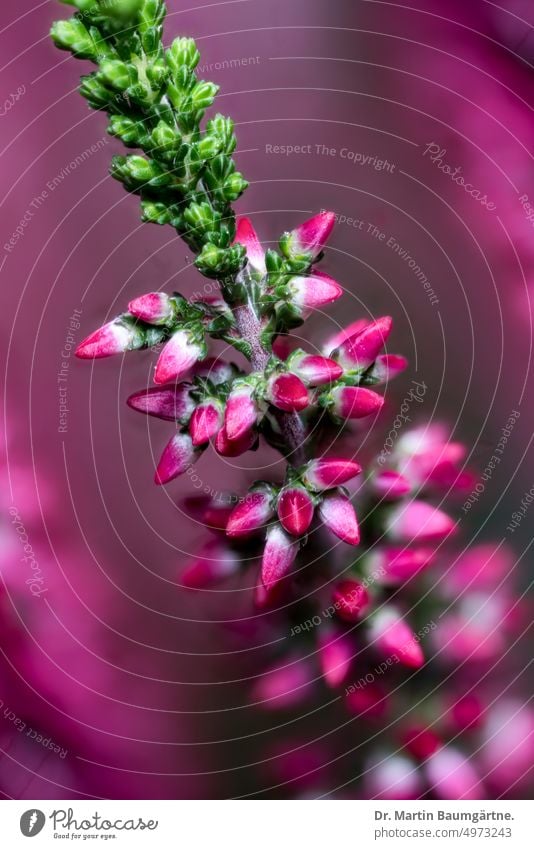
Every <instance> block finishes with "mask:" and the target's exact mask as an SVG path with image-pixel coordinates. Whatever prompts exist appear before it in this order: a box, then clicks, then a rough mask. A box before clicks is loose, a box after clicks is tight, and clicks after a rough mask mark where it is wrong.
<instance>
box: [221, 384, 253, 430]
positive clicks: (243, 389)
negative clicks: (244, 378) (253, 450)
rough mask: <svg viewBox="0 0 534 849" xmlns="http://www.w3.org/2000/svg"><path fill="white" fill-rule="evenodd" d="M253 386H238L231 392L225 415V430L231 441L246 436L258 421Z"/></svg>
mask: <svg viewBox="0 0 534 849" xmlns="http://www.w3.org/2000/svg"><path fill="white" fill-rule="evenodd" d="M253 391H254V390H253V388H252V386H247V385H241V386H237V387H235V388H234V389H232V391H231V392H230V395H229V396H228V400H227V402H226V409H225V413H224V428H225V431H226V436H227V438H228V439H229V440H230V441H233V440H237V439H241V438H242V437H244V436H246V435H247V434H248V433H249V432H250V431H251V430H252V429H253V428H254V426H255V425H256V422H257V421H258V408H257V406H256V403H255V401H254V399H253V397H252V396H253Z"/></svg>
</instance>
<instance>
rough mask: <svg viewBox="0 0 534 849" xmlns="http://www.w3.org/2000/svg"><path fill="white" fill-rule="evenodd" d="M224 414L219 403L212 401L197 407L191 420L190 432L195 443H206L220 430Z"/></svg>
mask: <svg viewBox="0 0 534 849" xmlns="http://www.w3.org/2000/svg"><path fill="white" fill-rule="evenodd" d="M222 421H223V414H222V410H221V407H220V405H219V404H214V403H211V402H208V403H205V404H201V405H200V406H199V407H196V408H195V411H194V412H193V415H192V416H191V419H190V421H189V432H190V434H191V438H192V440H193V445H205V444H206V442H209V441H210V439H211V438H212V437H214V436H215V434H216V433H217V432H218V430H219V429H220V427H221V425H222Z"/></svg>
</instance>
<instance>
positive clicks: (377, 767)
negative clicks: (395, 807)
mask: <svg viewBox="0 0 534 849" xmlns="http://www.w3.org/2000/svg"><path fill="white" fill-rule="evenodd" d="M365 781H366V790H367V792H366V797H367V798H370V799H391V800H395V801H397V800H400V799H403V800H404V799H417V798H418V797H419V796H421V795H422V794H423V793H424V785H423V781H422V779H421V774H420V772H419V770H418V769H417V764H416V763H415V761H412V760H411V758H407V757H405V756H404V755H388V754H385V753H383V752H377V754H376V755H375V756H374V758H373V760H372V761H371V762H370V763H369V764H368V765H367V766H366V770H365Z"/></svg>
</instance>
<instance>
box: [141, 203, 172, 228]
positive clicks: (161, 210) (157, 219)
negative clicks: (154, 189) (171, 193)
mask: <svg viewBox="0 0 534 849" xmlns="http://www.w3.org/2000/svg"><path fill="white" fill-rule="evenodd" d="M141 210H142V216H141V217H142V219H143V221H146V222H148V223H150V224H170V223H171V221H172V213H171V211H170V209H169V207H168V206H167V204H165V203H158V202H156V201H152V200H144V199H143V200H142V201H141Z"/></svg>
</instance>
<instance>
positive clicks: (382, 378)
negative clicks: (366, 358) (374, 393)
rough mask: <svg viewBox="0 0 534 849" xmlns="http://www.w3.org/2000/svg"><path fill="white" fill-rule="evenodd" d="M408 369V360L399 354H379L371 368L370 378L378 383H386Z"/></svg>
mask: <svg viewBox="0 0 534 849" xmlns="http://www.w3.org/2000/svg"><path fill="white" fill-rule="evenodd" d="M407 368H408V360H407V359H406V357H401V356H400V354H380V355H379V356H378V357H377V358H376V360H375V364H374V366H373V370H372V376H373V377H374V378H375V380H377V381H378V382H379V383H388V382H389V381H390V380H393V379H394V378H395V377H397V376H398V375H399V374H402V372H403V371H405V370H406V369H407Z"/></svg>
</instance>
